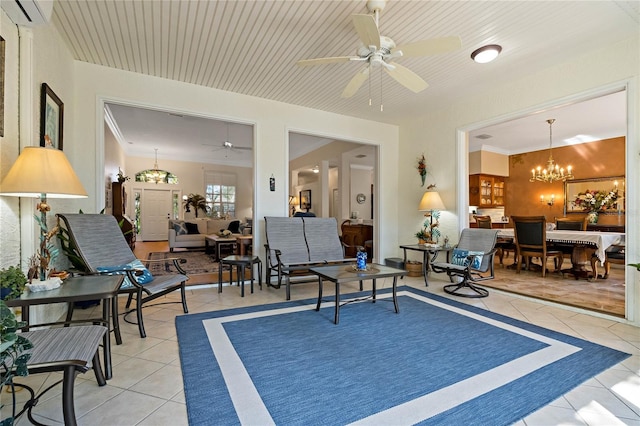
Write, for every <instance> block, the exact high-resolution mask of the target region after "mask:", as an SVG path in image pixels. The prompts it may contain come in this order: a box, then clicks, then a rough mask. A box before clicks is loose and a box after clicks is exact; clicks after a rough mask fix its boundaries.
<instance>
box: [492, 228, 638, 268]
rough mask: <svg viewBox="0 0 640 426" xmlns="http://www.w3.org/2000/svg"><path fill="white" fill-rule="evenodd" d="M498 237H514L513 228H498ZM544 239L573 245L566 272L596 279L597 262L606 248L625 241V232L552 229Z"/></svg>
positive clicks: (601, 262)
mask: <svg viewBox="0 0 640 426" xmlns="http://www.w3.org/2000/svg"><path fill="white" fill-rule="evenodd" d="M498 237H501V238H512V239H513V238H515V236H514V230H513V228H505V229H500V230H499V231H498ZM546 239H547V242H550V243H559V244H569V245H572V246H573V253H572V256H571V263H572V267H571V270H568V271H567V272H570V273H572V274H573V275H574V276H575V277H576V278H577V277H580V276H587V277H588V278H593V279H596V278H597V277H598V263H600V265H604V262H605V260H606V250H607V249H608V248H609V247H611V246H613V245H623V244H624V243H625V233H623V232H592V231H571V230H552V231H547V232H546ZM516 259H517V257H516ZM589 264H590V265H591V272H592V274H593V275H592V276H589V275H588V272H589V271H587V269H586V266H587V265H589Z"/></svg>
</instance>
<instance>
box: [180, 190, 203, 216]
mask: <svg viewBox="0 0 640 426" xmlns="http://www.w3.org/2000/svg"><path fill="white" fill-rule="evenodd" d="M183 206H184V209H185V211H187V212H190V211H191V207H193V209H194V211H195V214H196V217H198V210H202V211H203V212H204V214H207V213H209V205H208V204H207V199H206V198H204V197H203V196H202V195H200V194H189V195H188V196H187V199H186V200H185V201H183Z"/></svg>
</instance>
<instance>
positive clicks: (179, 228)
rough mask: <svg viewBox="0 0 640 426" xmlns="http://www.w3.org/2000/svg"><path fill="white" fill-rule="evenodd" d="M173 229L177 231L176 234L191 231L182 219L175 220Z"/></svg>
mask: <svg viewBox="0 0 640 426" xmlns="http://www.w3.org/2000/svg"><path fill="white" fill-rule="evenodd" d="M173 229H174V230H175V231H176V235H185V234H188V233H189V231H188V230H187V227H186V226H185V223H184V222H182V221H179V222H178V221H176V222H173Z"/></svg>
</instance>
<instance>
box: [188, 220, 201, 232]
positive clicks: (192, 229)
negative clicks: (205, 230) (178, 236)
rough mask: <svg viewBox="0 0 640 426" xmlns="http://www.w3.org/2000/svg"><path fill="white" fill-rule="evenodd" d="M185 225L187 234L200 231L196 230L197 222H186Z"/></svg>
mask: <svg viewBox="0 0 640 426" xmlns="http://www.w3.org/2000/svg"><path fill="white" fill-rule="evenodd" d="M185 226H186V227H187V234H199V233H200V231H198V224H197V223H189V222H186V223H185Z"/></svg>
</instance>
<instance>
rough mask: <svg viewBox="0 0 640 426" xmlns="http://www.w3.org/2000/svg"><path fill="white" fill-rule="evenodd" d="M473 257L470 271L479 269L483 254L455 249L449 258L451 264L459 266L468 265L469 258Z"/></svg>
mask: <svg viewBox="0 0 640 426" xmlns="http://www.w3.org/2000/svg"><path fill="white" fill-rule="evenodd" d="M472 255H475V257H474V258H473V262H472V263H471V269H479V268H480V265H481V264H482V257H483V256H484V253H483V252H481V251H473V250H464V249H459V248H455V249H453V254H452V257H451V263H453V264H454V265H459V266H467V265H469V256H472Z"/></svg>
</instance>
